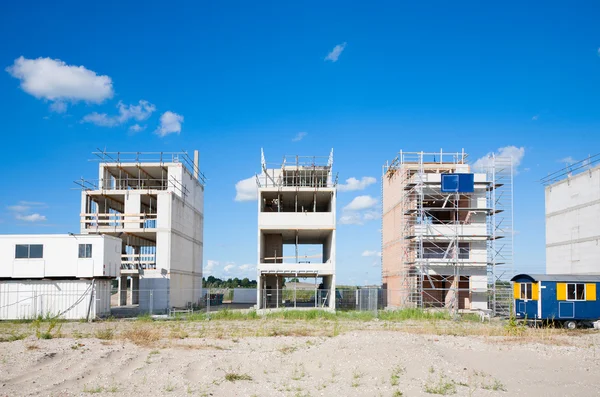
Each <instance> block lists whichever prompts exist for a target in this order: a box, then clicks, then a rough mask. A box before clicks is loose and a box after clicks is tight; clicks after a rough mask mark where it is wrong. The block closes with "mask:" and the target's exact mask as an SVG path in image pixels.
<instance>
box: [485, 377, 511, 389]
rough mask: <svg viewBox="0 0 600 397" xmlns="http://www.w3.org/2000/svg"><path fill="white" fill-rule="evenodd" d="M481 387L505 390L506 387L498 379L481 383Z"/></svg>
mask: <svg viewBox="0 0 600 397" xmlns="http://www.w3.org/2000/svg"><path fill="white" fill-rule="evenodd" d="M481 388H482V389H484V390H493V391H507V390H506V387H504V385H503V384H502V382H500V381H499V380H498V379H494V382H493V383H491V384H482V385H481Z"/></svg>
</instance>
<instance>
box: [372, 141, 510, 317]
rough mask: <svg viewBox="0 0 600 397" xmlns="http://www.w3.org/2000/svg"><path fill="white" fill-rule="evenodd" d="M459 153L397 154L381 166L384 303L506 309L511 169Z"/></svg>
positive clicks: (500, 161) (497, 160) (506, 161)
mask: <svg viewBox="0 0 600 397" xmlns="http://www.w3.org/2000/svg"><path fill="white" fill-rule="evenodd" d="M467 158H468V156H467V154H466V153H465V152H464V150H463V151H461V152H444V151H442V150H440V151H439V152H403V151H401V152H400V153H399V154H398V155H397V157H395V158H394V159H393V160H392V161H390V162H387V163H386V164H385V165H384V166H383V173H382V178H381V183H382V284H383V285H382V288H383V290H385V293H384V295H385V298H384V299H385V306H387V307H389V308H407V307H414V308H444V309H448V310H450V311H451V312H453V313H458V312H459V311H465V310H484V311H487V310H489V311H491V312H493V314H494V315H498V314H508V313H509V311H510V302H511V299H512V295H511V289H510V277H511V275H512V274H513V259H512V258H513V242H512V241H513V229H512V225H513V219H512V214H513V211H512V208H513V204H512V196H513V167H512V160H511V158H502V157H495V156H490V157H489V158H488V159H487V161H486V162H485V164H483V165H482V166H480V167H479V169H476V170H475V169H473V166H471V165H469V163H468V160H467Z"/></svg>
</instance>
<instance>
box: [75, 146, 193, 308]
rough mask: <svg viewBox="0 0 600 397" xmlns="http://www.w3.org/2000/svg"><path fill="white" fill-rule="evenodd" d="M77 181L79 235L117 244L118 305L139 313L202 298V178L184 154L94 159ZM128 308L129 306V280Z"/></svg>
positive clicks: (108, 155) (116, 155) (111, 155)
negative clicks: (93, 170)
mask: <svg viewBox="0 0 600 397" xmlns="http://www.w3.org/2000/svg"><path fill="white" fill-rule="evenodd" d="M97 155H98V156H99V157H100V165H99V179H98V180H95V181H86V180H83V181H81V182H80V184H81V185H82V187H83V188H84V189H83V191H82V194H81V233H82V234H105V235H111V236H115V237H118V238H119V239H120V240H121V241H122V248H121V254H122V256H121V277H120V282H119V291H120V294H119V298H120V299H119V304H120V305H125V304H132V305H137V304H139V308H140V309H141V310H142V311H149V310H151V311H165V310H167V309H168V308H170V307H184V306H188V305H190V304H198V303H199V302H200V300H201V299H202V252H203V225H204V215H203V208H204V179H203V176H202V175H201V174H200V172H199V168H198V152H197V151H196V152H195V153H194V160H192V159H190V158H189V157H188V155H187V154H186V153H123V152H121V153H106V152H102V153H98V154H97ZM128 278H129V279H130V284H131V301H130V302H127V295H128V294H127V279H128Z"/></svg>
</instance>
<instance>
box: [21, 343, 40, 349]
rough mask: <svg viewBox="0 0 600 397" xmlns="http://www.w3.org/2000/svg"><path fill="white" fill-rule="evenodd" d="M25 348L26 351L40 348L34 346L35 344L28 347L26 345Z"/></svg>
mask: <svg viewBox="0 0 600 397" xmlns="http://www.w3.org/2000/svg"><path fill="white" fill-rule="evenodd" d="M25 348H26V349H27V350H38V349H39V348H40V347H39V346H38V345H36V344H35V343H31V344H29V345H26V346H25Z"/></svg>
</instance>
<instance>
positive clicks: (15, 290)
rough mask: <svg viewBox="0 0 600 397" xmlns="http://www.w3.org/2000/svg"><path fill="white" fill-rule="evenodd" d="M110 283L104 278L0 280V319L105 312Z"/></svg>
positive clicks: (99, 314) (69, 317) (76, 317)
mask: <svg viewBox="0 0 600 397" xmlns="http://www.w3.org/2000/svg"><path fill="white" fill-rule="evenodd" d="M92 284H93V285H92ZM110 284H111V282H110V280H106V279H96V280H57V281H53V280H23V281H16V280H4V281H0V320H20V319H34V318H38V317H50V318H53V317H58V318H61V319H66V320H79V319H85V318H87V317H88V313H89V316H90V318H96V317H103V316H108V315H110ZM92 291H93V292H94V293H93V295H92Z"/></svg>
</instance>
